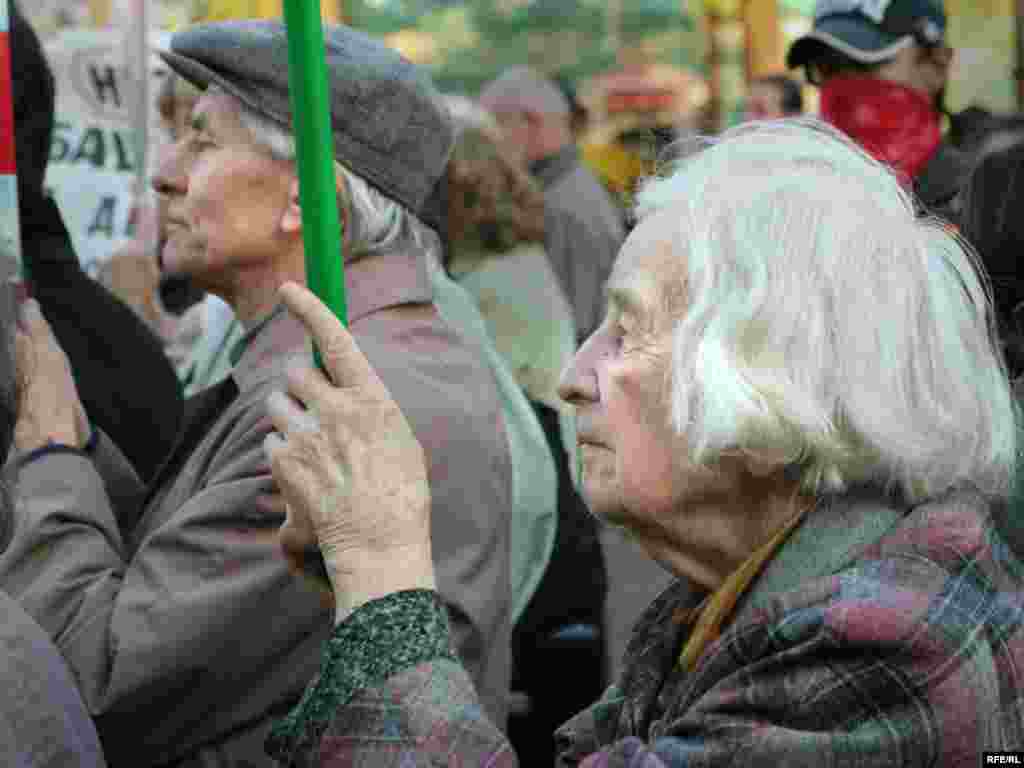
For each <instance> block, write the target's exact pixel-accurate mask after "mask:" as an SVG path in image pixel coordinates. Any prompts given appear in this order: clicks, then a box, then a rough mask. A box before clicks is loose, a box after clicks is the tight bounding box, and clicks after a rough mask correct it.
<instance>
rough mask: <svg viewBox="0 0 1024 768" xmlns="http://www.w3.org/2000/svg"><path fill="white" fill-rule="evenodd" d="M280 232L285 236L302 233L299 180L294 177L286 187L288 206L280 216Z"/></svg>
mask: <svg viewBox="0 0 1024 768" xmlns="http://www.w3.org/2000/svg"><path fill="white" fill-rule="evenodd" d="M281 230H282V231H283V232H285V233H286V234H294V233H297V232H302V205H301V203H300V202H299V179H298V177H297V176H296V177H295V178H294V179H292V183H291V184H290V185H289V187H288V205H287V206H285V209H284V213H282V214H281Z"/></svg>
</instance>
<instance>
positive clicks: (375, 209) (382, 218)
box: [239, 101, 441, 263]
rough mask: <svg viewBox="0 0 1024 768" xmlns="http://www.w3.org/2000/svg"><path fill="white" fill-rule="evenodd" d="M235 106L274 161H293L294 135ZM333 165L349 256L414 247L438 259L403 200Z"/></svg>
mask: <svg viewBox="0 0 1024 768" xmlns="http://www.w3.org/2000/svg"><path fill="white" fill-rule="evenodd" d="M239 109H240V112H239V117H240V119H241V122H242V125H244V126H245V128H246V129H247V130H248V131H249V134H250V135H251V136H252V139H253V141H254V142H255V143H256V144H257V145H258V146H260V147H263V148H264V149H265V150H267V151H268V152H269V153H270V155H271V156H272V157H274V158H275V159H277V160H283V161H286V162H295V158H296V146H295V137H294V136H293V134H292V133H291V132H290V131H289V130H287V129H286V128H285V127H284V126H282V125H280V124H279V123H277V122H275V121H273V120H271V119H270V118H268V117H266V116H264V115H263V114H261V113H259V112H257V111H255V110H253V109H251V108H250V107H249V106H248V105H246V104H244V103H242V102H241V101H239ZM334 169H335V174H336V177H337V179H338V181H339V185H340V186H341V187H342V189H343V191H344V194H343V195H339V200H338V204H339V206H345V205H347V206H348V207H347V214H348V215H347V216H345V217H344V220H345V223H346V226H347V231H346V232H345V244H346V247H347V248H348V249H349V252H350V254H349V255H350V258H351V257H359V256H369V255H372V254H375V253H381V252H385V251H389V252H390V251H413V250H415V251H417V252H419V251H423V252H425V253H426V256H427V258H428V259H429V260H431V261H432V262H437V263H440V250H441V242H440V239H439V238H438V236H437V234H436V233H435V232H434V231H433V230H432V229H430V228H429V227H428V226H427V225H425V224H424V223H423V222H422V221H420V220H419V218H417V217H416V216H415V215H414V214H413V213H412V212H411V211H409V209H407V208H406V207H405V206H404V205H402V204H401V203H399V202H398V201H396V200H392V199H391V198H390V197H388V196H387V195H385V194H384V193H382V192H379V191H378V190H377V189H376V188H374V187H372V186H371V185H370V184H369V182H367V181H366V180H365V179H363V177H361V176H359V175H358V174H356V173H355V172H353V171H351V170H349V169H348V168H347V167H345V166H344V165H343V164H342V163H340V162H338V161H337V160H335V161H334ZM343 198H344V199H343ZM343 210H345V209H344V208H343Z"/></svg>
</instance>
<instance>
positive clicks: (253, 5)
mask: <svg viewBox="0 0 1024 768" xmlns="http://www.w3.org/2000/svg"><path fill="white" fill-rule="evenodd" d="M342 2H343V0H321V2H320V9H321V15H322V16H323V19H324V20H325V21H329V22H335V23H336V22H338V21H341V20H342ZM283 13H284V6H283V5H282V0H206V1H205V8H204V9H203V10H202V12H201V13H200V14H199V19H201V20H202V21H217V20H220V19H254V18H259V19H276V18H278V17H280V16H281V15H282V14H283Z"/></svg>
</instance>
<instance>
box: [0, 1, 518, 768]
mask: <svg viewBox="0 0 1024 768" xmlns="http://www.w3.org/2000/svg"><path fill="white" fill-rule="evenodd" d="M326 43H327V61H328V67H329V70H330V78H329V79H330V94H331V113H332V119H333V128H334V151H335V160H336V166H337V173H338V188H339V191H340V193H341V194H340V196H339V200H340V202H339V206H340V209H341V210H340V213H341V219H342V221H343V222H344V223H345V235H346V237H345V254H344V257H345V261H346V264H345V279H346V288H347V291H346V292H347V298H348V322H349V327H350V329H351V330H352V332H353V333H354V334H355V335H356V336H357V337H359V339H360V343H361V344H363V345H365V346H364V348H365V349H367V350H368V354H369V355H370V356H371V357H372V358H373V359H374V364H375V365H377V366H378V367H379V370H380V371H381V376H382V378H383V379H384V380H385V381H386V382H387V386H388V388H389V391H391V392H392V394H393V395H394V397H396V398H397V399H398V400H399V401H401V402H402V403H403V407H405V408H407V409H408V410H407V413H409V414H410V420H411V421H412V422H413V423H414V424H415V425H416V426H415V429H416V432H417V435H418V437H419V439H420V440H421V441H422V443H423V445H424V450H425V454H426V456H427V457H428V462H429V464H430V469H429V475H430V487H431V494H432V497H433V502H434V509H435V520H436V525H435V527H434V528H433V530H432V532H431V535H432V539H433V541H434V542H435V546H436V553H437V569H438V587H439V589H440V592H441V594H442V595H444V598H443V599H444V601H445V605H446V607H447V610H448V613H449V616H450V618H451V620H452V623H453V625H454V626H455V633H456V636H457V638H458V639H457V641H456V643H457V646H458V648H459V654H460V657H461V658H462V660H463V661H464V662H465V663H466V664H467V666H468V667H469V669H470V670H471V675H472V677H473V680H474V683H475V685H476V687H477V689H478V690H479V691H480V693H481V696H482V699H483V702H484V704H483V706H484V707H485V708H486V710H487V711H488V713H489V715H490V716H491V717H494V718H497V719H498V720H499V721H501V720H503V719H504V709H505V707H506V701H505V699H506V697H507V694H508V675H509V669H508V667H509V653H510V651H509V638H510V628H509V619H508V608H509V571H508V567H509V561H508V560H509V530H508V525H509V516H510V505H511V502H510V464H509V457H508V445H507V439H506V435H505V428H504V421H503V417H502V411H501V403H500V399H499V396H498V392H497V388H496V385H495V382H494V378H493V376H492V375H491V373H490V371H489V370H488V369H487V366H486V364H485V363H484V361H483V360H482V359H481V358H480V357H479V354H478V352H477V349H476V348H475V347H470V346H469V345H467V343H466V342H465V341H464V340H463V338H462V337H461V336H460V335H459V334H457V333H456V332H455V331H453V330H452V329H451V328H450V327H449V326H448V325H446V324H445V323H444V321H443V320H442V319H441V317H440V315H439V314H438V312H437V310H436V308H435V306H434V305H433V303H432V300H431V299H432V292H431V287H430V279H429V273H428V271H427V262H426V254H425V250H426V248H427V247H428V246H429V244H430V240H429V235H430V233H429V230H428V229H426V227H425V225H423V224H422V223H421V222H420V221H419V220H418V218H417V217H416V216H415V214H414V213H412V212H414V211H418V210H420V208H421V206H422V204H423V201H424V200H425V198H426V196H427V193H428V191H429V190H430V189H431V187H432V186H433V185H434V184H435V182H436V181H437V179H438V178H439V176H440V175H441V172H442V170H443V168H444V164H445V162H446V160H447V156H448V153H449V150H450V147H451V142H452V130H451V125H450V121H449V120H448V116H447V114H446V113H445V112H444V111H443V110H442V109H440V108H439V106H438V102H437V96H436V92H435V91H434V90H433V87H432V85H431V83H430V81H429V79H428V78H427V76H426V75H424V74H423V73H422V72H420V71H419V70H417V69H416V68H415V67H414V66H413V65H412V64H410V63H409V62H407V61H406V60H404V59H402V58H401V57H400V56H398V54H396V53H394V52H392V51H390V50H388V49H387V48H385V47H384V46H383V45H381V44H380V43H378V42H376V41H374V40H372V39H371V38H369V37H367V36H365V35H362V34H360V33H357V32H354V31H352V30H350V29H347V28H344V27H336V26H332V27H329V28H328V29H327V32H326ZM163 56H164V57H165V59H166V60H167V62H168V64H169V66H170V67H171V68H172V69H173V70H174V71H175V72H177V73H178V74H179V75H181V76H182V77H185V78H187V79H189V80H190V81H191V82H193V83H195V84H196V85H198V86H199V87H200V88H203V89H205V90H204V92H203V95H202V96H201V97H200V99H199V101H198V102H197V104H196V106H195V109H194V112H193V115H192V120H191V123H190V128H189V130H188V131H187V132H186V133H185V135H183V136H182V137H180V139H179V140H178V141H176V142H175V143H174V144H173V145H172V146H171V148H170V149H169V150H168V151H167V153H166V154H165V155H163V156H162V158H161V162H160V163H159V167H158V170H157V172H156V174H155V177H154V187H155V189H156V191H157V193H158V196H159V198H160V200H161V202H162V204H163V205H165V206H166V211H165V212H166V217H167V233H166V234H167V241H166V244H165V245H164V250H163V257H164V264H165V266H166V267H168V268H169V269H171V270H174V271H180V272H186V273H188V274H189V275H191V276H192V277H193V278H195V279H196V281H197V284H200V285H201V287H202V288H204V289H205V290H208V291H211V292H213V293H216V294H218V295H220V296H221V297H222V298H224V299H225V300H226V301H228V303H230V304H231V305H232V307H233V309H234V310H235V313H236V315H237V316H238V318H239V320H240V321H241V322H242V324H243V326H244V327H245V329H246V335H245V337H244V338H243V339H242V341H241V342H240V343H239V345H238V346H237V347H236V348H235V349H234V350H232V352H233V355H232V361H233V369H232V372H231V375H230V376H229V377H228V378H227V379H225V380H224V381H222V382H221V383H220V384H218V385H216V386H214V387H211V388H209V389H207V390H205V391H204V392H202V393H200V394H199V395H197V396H196V397H194V398H192V399H190V400H189V401H188V402H187V405H186V414H185V427H184V429H183V430H182V432H181V434H180V435H179V438H178V443H177V445H176V447H175V448H174V450H173V451H172V452H171V455H170V456H169V458H168V459H167V461H166V462H165V464H164V466H163V467H162V468H161V469H160V470H159V471H158V473H157V475H156V479H155V481H154V482H153V483H152V484H150V486H149V488H148V490H147V491H146V496H145V500H144V502H143V503H142V505H141V506H137V505H133V504H132V503H131V500H132V499H133V493H134V492H137V491H138V490H139V484H138V482H137V478H135V477H134V475H133V473H132V472H130V467H128V466H127V464H126V463H125V462H124V461H123V458H122V457H121V456H119V452H118V451H117V450H116V447H115V446H114V445H113V444H112V443H111V442H110V441H109V440H108V439H107V437H106V435H104V434H103V433H102V431H99V430H97V431H96V433H95V438H91V437H90V434H91V433H90V431H89V429H88V425H87V424H83V420H82V419H81V409H80V407H79V406H78V398H77V394H76V391H75V384H74V380H73V378H72V377H71V375H70V373H69V371H68V367H67V364H66V361H65V359H64V355H63V353H62V352H61V350H60V347H59V346H58V345H57V344H56V342H55V341H54V340H53V338H52V335H50V334H49V333H48V331H47V329H46V326H45V323H43V324H42V325H39V324H38V323H37V324H36V326H35V329H36V333H35V334H34V335H33V336H32V337H31V345H30V346H31V350H32V353H33V355H34V356H35V357H36V358H37V359H36V365H35V369H34V370H33V371H32V375H31V377H30V379H29V381H28V385H27V387H26V388H25V392H24V397H23V402H22V405H23V410H24V413H23V414H22V416H21V419H20V421H19V428H18V430H17V435H18V438H17V448H18V462H19V467H20V470H19V477H18V482H19V490H20V503H19V504H18V505H17V506H16V509H15V513H14V515H13V535H12V537H11V541H10V545H9V546H8V548H7V550H6V551H5V552H4V553H3V554H2V555H0V589H3V590H6V591H7V592H8V593H9V594H10V595H11V596H12V597H13V598H15V599H16V600H17V601H18V602H19V603H20V604H21V606H22V607H23V608H24V609H25V611H26V612H27V613H28V614H29V615H31V616H32V617H33V618H34V619H35V620H36V621H37V622H38V623H39V625H40V626H42V627H43V628H44V629H45V630H46V632H47V633H48V634H49V635H50V637H51V638H52V639H53V641H54V643H55V644H56V646H57V647H58V648H59V649H60V650H61V652H62V653H63V654H64V657H65V659H66V660H67V663H68V665H69V667H70V668H71V670H72V673H73V674H74V676H75V678H76V680H77V683H78V686H79V688H80V690H81V694H82V698H83V699H84V701H85V704H86V706H87V707H88V709H89V711H90V712H91V713H92V714H93V716H94V717H95V719H96V724H97V729H98V731H99V735H100V737H101V739H102V743H103V748H104V751H105V754H106V759H107V761H108V763H109V764H110V765H111V766H114V768H119V767H120V766H188V767H189V768H191V767H192V766H195V767H197V768H198V766H204V767H205V766H236V767H239V768H240V767H241V766H247V768H253V766H270V765H273V764H274V763H273V762H272V761H271V759H270V758H269V757H268V756H267V755H266V754H265V752H264V749H263V742H264V739H265V737H266V734H267V732H268V730H269V727H270V724H271V723H272V722H273V721H274V719H275V718H276V717H278V716H280V715H282V714H284V713H285V712H287V711H288V710H289V708H291V707H292V706H294V705H295V704H296V702H297V701H298V700H299V698H300V697H301V695H302V692H303V689H304V688H305V686H306V684H307V683H308V682H309V681H310V679H311V678H312V677H313V676H314V674H315V672H316V671H317V668H318V663H319V658H320V650H321V647H322V644H323V642H324V641H325V640H326V639H327V637H328V635H329V633H330V631H331V627H332V621H331V614H332V599H331V598H330V596H329V594H328V593H327V592H325V590H323V589H322V588H321V587H320V586H318V585H317V584H316V583H315V582H314V580H311V579H308V578H306V577H305V576H304V575H303V572H302V571H300V570H299V568H298V566H300V565H301V564H300V563H298V562H295V561H293V560H291V559H289V558H288V557H286V556H285V554H284V552H283V551H282V549H281V548H280V546H279V543H278V541H277V530H278V528H279V527H280V526H281V524H282V522H283V521H284V519H285V515H286V512H285V509H284V507H283V504H282V503H281V502H280V497H279V496H278V495H277V489H276V487H275V485H274V483H273V480H272V477H271V473H270V468H269V466H268V464H267V460H266V456H265V454H264V448H263V444H264V440H265V439H266V437H267V435H268V434H269V433H270V431H271V429H272V426H271V424H270V421H269V418H268V416H267V411H266V398H267V395H268V394H269V393H270V391H271V390H272V389H275V388H280V386H281V385H282V384H283V383H284V382H285V381H286V380H287V378H288V371H287V369H288V365H289V361H290V360H294V359H296V358H299V359H306V360H308V359H309V358H310V355H311V349H310V343H309V339H308V337H307V335H306V333H305V331H304V329H303V327H302V325H301V323H299V322H298V320H296V319H295V318H294V317H292V316H291V315H290V314H289V313H288V312H287V311H285V309H284V306H283V305H282V304H280V303H279V299H278V294H277V288H278V286H279V285H280V284H281V282H283V281H284V280H286V279H295V278H294V277H293V275H295V274H296V273H298V274H299V275H302V274H303V272H302V269H303V264H304V249H303V240H302V215H301V214H302V210H301V204H300V201H299V196H298V181H297V176H296V171H295V163H294V161H293V160H292V159H291V157H290V156H289V154H290V150H291V149H292V147H290V146H289V142H288V138H289V137H290V133H289V131H290V124H291V121H290V117H291V111H290V105H289V94H288V88H287V44H286V37H285V33H284V27H283V25H282V24H281V23H280V22H262V21H237V22H223V23H217V24H202V25H197V26H194V27H191V28H189V29H187V30H184V31H182V32H179V33H177V34H176V35H175V36H174V37H173V38H172V40H171V47H170V50H169V51H164V52H163ZM338 258H341V255H340V254H339V255H338ZM324 353H325V355H329V354H330V350H324ZM313 418H315V416H314V417H313ZM342 599H344V596H342Z"/></svg>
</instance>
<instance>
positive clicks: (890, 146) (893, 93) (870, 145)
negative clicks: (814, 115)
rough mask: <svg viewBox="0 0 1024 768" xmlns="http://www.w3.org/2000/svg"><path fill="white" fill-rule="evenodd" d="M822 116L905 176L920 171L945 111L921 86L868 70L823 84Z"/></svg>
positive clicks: (935, 145) (938, 140) (933, 146)
mask: <svg viewBox="0 0 1024 768" xmlns="http://www.w3.org/2000/svg"><path fill="white" fill-rule="evenodd" d="M821 117H822V119H824V120H826V121H827V122H829V123H831V124H832V125H834V126H836V127H837V128H839V129H840V130H842V131H843V132H844V133H846V134H847V135H848V136H849V137H850V138H852V139H853V140H854V141H856V142H857V143H858V144H860V145H861V146H862V147H863V148H864V149H866V150H867V151H868V152H870V153H871V154H872V155H874V156H875V157H876V158H877V159H879V160H881V161H883V162H885V163H888V164H889V165H891V166H892V167H893V168H895V169H896V171H897V172H898V173H899V174H900V176H901V177H902V178H903V179H904V181H910V180H912V179H914V178H916V177H917V175H918V174H919V173H920V172H921V170H922V169H923V168H924V167H925V165H926V164H927V163H928V161H929V160H930V159H931V158H932V155H933V154H935V150H936V149H938V147H939V144H940V143H941V142H942V116H941V115H940V114H939V113H938V112H937V111H936V110H935V108H934V107H933V106H932V104H931V103H930V102H929V101H928V97H927V96H926V95H925V94H923V93H921V92H920V91H918V90H916V89H914V88H910V87H908V86H906V85H901V84H899V83H894V82H892V81H890V80H881V79H879V78H876V77H870V76H864V75H850V76H841V77H833V78H831V79H829V80H827V81H826V82H825V83H824V85H822V87H821Z"/></svg>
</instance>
